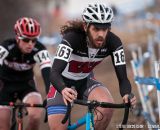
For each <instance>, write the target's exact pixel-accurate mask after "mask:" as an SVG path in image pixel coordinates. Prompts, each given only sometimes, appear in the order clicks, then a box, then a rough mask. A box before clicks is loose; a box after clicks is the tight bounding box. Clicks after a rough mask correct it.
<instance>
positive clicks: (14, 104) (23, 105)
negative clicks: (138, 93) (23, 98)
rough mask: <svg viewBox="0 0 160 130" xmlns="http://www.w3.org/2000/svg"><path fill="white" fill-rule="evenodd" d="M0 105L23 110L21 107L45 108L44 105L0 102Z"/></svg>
mask: <svg viewBox="0 0 160 130" xmlns="http://www.w3.org/2000/svg"><path fill="white" fill-rule="evenodd" d="M0 105H6V106H9V107H15V108H19V107H21V108H23V107H40V108H45V104H44V103H43V104H31V103H14V102H1V103H0Z"/></svg>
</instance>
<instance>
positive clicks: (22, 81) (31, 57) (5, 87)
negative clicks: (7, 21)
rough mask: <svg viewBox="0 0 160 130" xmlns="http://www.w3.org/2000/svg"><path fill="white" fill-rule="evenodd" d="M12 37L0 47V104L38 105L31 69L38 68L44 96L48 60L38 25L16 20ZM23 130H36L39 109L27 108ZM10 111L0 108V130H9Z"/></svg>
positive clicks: (39, 99) (48, 66)
mask: <svg viewBox="0 0 160 130" xmlns="http://www.w3.org/2000/svg"><path fill="white" fill-rule="evenodd" d="M14 30H15V34H16V36H15V38H11V39H7V40H5V41H3V42H2V43H1V44H0V102H11V101H12V102H16V100H17V99H19V100H21V101H23V102H25V103H32V104H34V103H37V104H42V97H41V94H40V93H39V92H38V91H37V89H36V86H35V81H34V73H33V67H34V65H35V63H38V64H39V65H40V69H41V72H42V77H43V79H44V83H45V87H46V88H45V89H46V93H47V92H48V90H49V86H50V81H49V75H50V71H51V60H50V57H49V53H48V51H47V50H46V48H45V47H44V45H42V44H41V43H40V42H39V41H38V38H39V36H40V33H41V27H40V24H39V23H38V22H37V21H36V20H35V19H32V18H28V17H23V18H20V19H18V20H17V22H16V24H15V26H14ZM27 110H28V119H29V121H28V124H27V126H26V130H38V129H39V125H40V118H41V114H42V110H41V109H38V108H28V109H27ZM10 121H11V110H10V108H9V107H7V106H0V130H10V127H11V123H10Z"/></svg>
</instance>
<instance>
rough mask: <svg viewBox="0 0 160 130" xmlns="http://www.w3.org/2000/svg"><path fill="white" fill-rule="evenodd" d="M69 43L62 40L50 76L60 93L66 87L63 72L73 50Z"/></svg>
mask: <svg viewBox="0 0 160 130" xmlns="http://www.w3.org/2000/svg"><path fill="white" fill-rule="evenodd" d="M67 44H68V43H66V40H64V41H62V43H61V44H59V46H58V49H57V53H56V56H55V59H54V62H53V66H52V71H51V77H50V80H51V83H52V85H53V86H54V87H55V88H56V89H57V90H58V92H60V93H61V91H62V90H63V89H64V88H65V87H66V86H65V83H64V81H63V78H62V72H63V70H64V69H65V68H66V66H67V64H68V62H69V60H70V56H71V54H72V50H73V49H72V48H71V47H70V46H69V45H67Z"/></svg>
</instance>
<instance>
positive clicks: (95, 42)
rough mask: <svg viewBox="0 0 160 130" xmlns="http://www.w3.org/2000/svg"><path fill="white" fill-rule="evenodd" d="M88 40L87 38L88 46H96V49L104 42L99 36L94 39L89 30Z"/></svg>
mask: <svg viewBox="0 0 160 130" xmlns="http://www.w3.org/2000/svg"><path fill="white" fill-rule="evenodd" d="M88 40H89V46H90V47H91V48H96V49H99V48H102V47H103V46H104V45H105V42H106V39H104V38H103V37H101V36H99V37H96V38H95V39H94V38H93V36H92V35H91V33H90V32H89V31H88Z"/></svg>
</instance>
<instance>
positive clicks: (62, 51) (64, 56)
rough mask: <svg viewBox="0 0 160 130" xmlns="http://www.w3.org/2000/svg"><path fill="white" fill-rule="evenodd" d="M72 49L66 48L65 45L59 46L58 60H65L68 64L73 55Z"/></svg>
mask: <svg viewBox="0 0 160 130" xmlns="http://www.w3.org/2000/svg"><path fill="white" fill-rule="evenodd" d="M72 50H73V49H72V48H70V47H69V46H66V45H64V44H60V45H59V46H58V49H57V53H56V57H55V58H56V59H60V60H64V61H66V62H68V61H69V58H70V56H71V53H72Z"/></svg>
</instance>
